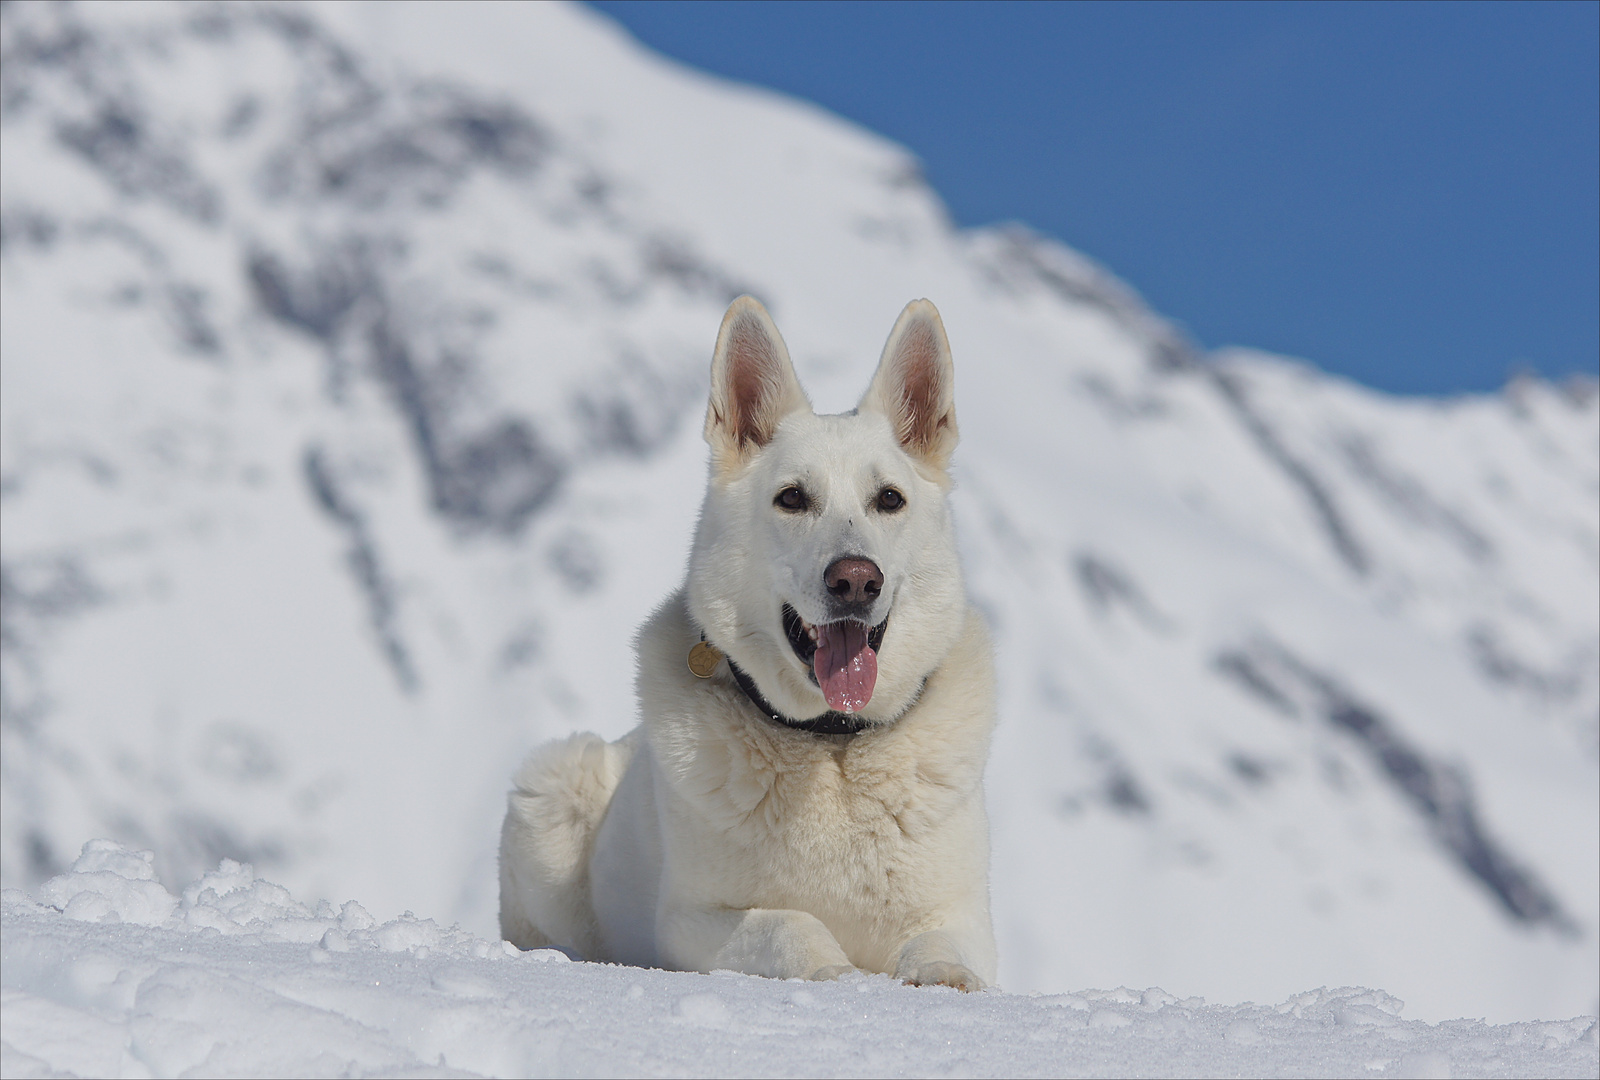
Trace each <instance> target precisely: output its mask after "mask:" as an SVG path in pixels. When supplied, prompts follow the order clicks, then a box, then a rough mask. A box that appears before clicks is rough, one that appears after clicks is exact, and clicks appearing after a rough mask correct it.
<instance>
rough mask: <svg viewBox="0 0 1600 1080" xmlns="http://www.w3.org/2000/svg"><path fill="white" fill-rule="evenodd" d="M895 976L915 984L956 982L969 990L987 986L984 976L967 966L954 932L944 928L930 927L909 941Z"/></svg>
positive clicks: (933, 984) (903, 947)
mask: <svg viewBox="0 0 1600 1080" xmlns="http://www.w3.org/2000/svg"><path fill="white" fill-rule="evenodd" d="M894 977H895V978H897V979H899V980H900V981H901V982H907V983H910V984H911V985H912V986H953V987H955V988H956V989H957V990H966V991H972V990H982V989H983V987H984V983H983V980H982V979H980V978H978V976H977V975H976V974H975V973H974V972H973V971H972V969H971V968H970V967H968V966H967V958H966V956H965V954H964V953H963V952H962V950H961V949H960V948H959V947H958V946H957V945H956V942H955V939H954V937H953V935H951V934H948V933H946V932H945V931H943V930H929V931H928V932H926V933H923V934H918V935H917V936H916V937H914V938H912V939H911V940H910V941H908V942H906V943H905V945H903V946H902V947H901V949H900V960H899V962H898V963H897V964H896V965H895V969H894Z"/></svg>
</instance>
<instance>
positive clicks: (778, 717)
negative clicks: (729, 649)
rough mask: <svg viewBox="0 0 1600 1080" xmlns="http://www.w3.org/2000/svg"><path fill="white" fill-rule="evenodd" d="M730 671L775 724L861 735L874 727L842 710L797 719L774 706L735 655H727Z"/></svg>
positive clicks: (824, 732)
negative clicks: (746, 672) (735, 658)
mask: <svg viewBox="0 0 1600 1080" xmlns="http://www.w3.org/2000/svg"><path fill="white" fill-rule="evenodd" d="M727 661H728V670H729V671H731V672H733V681H734V683H735V684H736V685H737V686H738V687H739V689H740V690H742V691H744V696H745V697H747V698H749V699H750V704H752V705H754V706H755V707H756V711H757V712H759V713H760V714H761V715H762V716H764V717H766V718H767V719H768V720H770V721H772V722H773V723H774V724H779V725H782V726H783V727H786V728H792V729H793V730H795V731H809V732H810V733H811V734H813V735H859V734H860V733H861V732H863V731H865V730H866V729H867V728H869V727H871V726H872V723H871V721H869V720H864V719H862V718H861V717H860V716H855V715H852V714H850V713H842V712H825V713H823V714H822V715H821V716H813V717H812V718H811V719H809V720H796V719H795V718H794V717H792V716H785V715H784V714H783V713H781V712H779V711H778V710H777V709H774V708H773V707H772V702H770V701H768V700H767V699H766V698H765V697H763V696H762V695H761V691H760V690H758V689H757V688H756V682H755V680H754V679H752V678H751V677H750V676H749V675H747V674H745V671H744V669H743V668H741V667H740V666H739V665H738V664H735V663H734V662H733V657H731V656H729V657H727Z"/></svg>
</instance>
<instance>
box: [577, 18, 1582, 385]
mask: <svg viewBox="0 0 1600 1080" xmlns="http://www.w3.org/2000/svg"><path fill="white" fill-rule="evenodd" d="M592 6H594V7H596V8H599V9H601V10H603V11H605V12H607V13H609V14H610V15H612V16H613V17H615V18H617V19H618V20H620V21H621V22H622V23H623V24H624V25H626V26H627V27H628V28H629V29H630V30H631V31H632V32H633V33H634V34H635V36H637V37H638V38H639V39H641V40H642V41H644V42H645V43H647V44H649V45H651V46H653V47H654V48H656V49H659V50H660V51H662V52H665V53H667V54H669V55H672V56H675V57H678V58H679V59H681V60H684V61H687V62H688V63H690V64H693V65H695V66H696V67H700V68H703V69H705V70H708V71H713V72H717V73H719V74H723V75H727V76H731V77H733V78H736V79H741V80H745V81H749V82H755V83H761V84H764V85H767V86H771V87H774V88H776V89H779V90H783V91H785V92H788V93H792V94H795V95H798V96H801V97H805V98H809V99H811V100H812V101H815V102H817V103H819V104H821V105H823V106H825V107H827V108H829V109H831V110H833V111H834V112H837V113H839V114H841V115H844V116H847V117H850V118H851V119H853V120H856V121H857V122H859V123H861V124H864V125H865V126H867V127H869V128H872V129H874V130H876V131H879V132H882V133H883V134H885V135H888V136H890V137H891V138H894V139H896V140H898V141H900V142H902V143H904V144H905V145H907V146H908V147H910V148H911V149H912V150H913V151H914V152H915V153H916V154H918V155H919V156H920V157H921V158H922V160H923V162H924V163H925V165H926V168H927V173H928V177H929V180H930V181H931V182H932V184H933V186H934V187H935V188H937V189H938V190H939V192H940V194H941V195H942V196H943V197H944V198H945V200H946V201H947V202H948V204H949V206H950V209H951V212H952V213H953V215H954V216H955V219H956V220H957V221H958V222H959V223H961V224H963V225H977V224H984V223H988V222H994V221H1005V220H1020V221H1025V222H1027V223H1028V224H1030V225H1032V226H1033V227H1035V228H1037V229H1039V230H1040V231H1042V232H1045V233H1048V234H1050V235H1052V236H1056V237H1059V238H1060V239H1062V240H1065V241H1066V242H1067V243H1069V244H1072V245H1073V246H1074V247H1077V248H1079V249H1080V250H1082V251H1084V252H1086V253H1088V254H1090V255H1092V256H1094V257H1095V258H1097V259H1099V260H1101V261H1102V262H1104V263H1106V264H1107V265H1108V266H1110V267H1111V269H1112V270H1114V271H1115V272H1116V273H1118V274H1119V275H1121V276H1122V277H1123V278H1125V279H1126V280H1128V281H1129V282H1130V283H1131V284H1132V285H1133V286H1134V287H1135V288H1137V289H1139V290H1140V291H1141V292H1143V293H1144V294H1145V296H1146V297H1147V298H1148V299H1149V300H1150V302H1151V303H1152V304H1153V305H1154V306H1155V307H1156V308H1157V309H1159V310H1160V311H1162V312H1163V313H1164V314H1166V315H1168V316H1170V317H1172V318H1174V319H1176V320H1178V321H1179V322H1181V323H1182V324H1184V325H1185V326H1186V327H1187V328H1188V330H1189V332H1190V333H1191V334H1192V335H1193V336H1194V337H1195V338H1196V339H1197V340H1198V341H1199V342H1200V343H1201V344H1203V345H1205V346H1208V347H1209V346H1218V345H1225V344H1245V345H1254V346H1257V347H1260V348H1265V349H1270V350H1273V351H1276V352H1283V353H1287V354H1290V355H1295V356H1302V357H1305V358H1307V359H1310V360H1313V361H1315V362H1316V363H1317V364H1319V365H1320V366H1322V367H1324V368H1326V369H1328V370H1332V371H1336V372H1340V373H1343V374H1345V375H1348V376H1350V377H1352V378H1355V379H1358V380H1360V381H1362V382H1364V383H1367V384H1369V385H1372V386H1377V387H1380V388H1383V389H1386V390H1393V391H1400V392H1406V393H1433V394H1443V393H1455V392H1459V391H1472V390H1491V389H1494V388H1496V387H1498V386H1499V385H1501V384H1502V383H1503V382H1504V380H1505V377H1506V375H1507V373H1508V372H1509V371H1511V370H1512V369H1514V368H1518V367H1531V368H1534V369H1536V370H1538V371H1540V372H1542V373H1544V374H1546V375H1548V376H1551V377H1555V378H1560V377H1563V376H1565V375H1566V374H1568V373H1570V372H1574V371H1578V372H1586V373H1588V374H1590V375H1591V376H1592V375H1594V374H1596V373H1597V369H1600V359H1597V358H1600V3H1596V2H1590V0H1567V2H1524V3H1514V4H1508V3H1489V2H1476V3H1455V2H1438V0H1436V2H1432V3H1426V4H1422V3H1398V4H1397V3H1360V4H1356V3H1342V4H1335V3H1315V4H1313V3H1303V4H1290V3H1262V2H1247V3H1207V4H1199V3H1193V4H1190V3H1159V2H1146V3H1138V4H1132V3H1060V2H1057V3H1038V2H1034V3H1011V2H999V0H990V2H985V3H963V2H957V0H943V2H940V3H877V2H855V3H838V2H832V3H829V2H821V3H804V2H775V0H761V2H759V3H749V2H733V3H729V2H724V3H698V2H677V0H649V2H646V3H636V2H627V0H624V2H597V3H594V4H593V5H592Z"/></svg>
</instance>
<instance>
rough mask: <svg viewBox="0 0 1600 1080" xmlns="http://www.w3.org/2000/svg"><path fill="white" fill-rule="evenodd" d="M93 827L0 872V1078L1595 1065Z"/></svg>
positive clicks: (1575, 1053)
mask: <svg viewBox="0 0 1600 1080" xmlns="http://www.w3.org/2000/svg"><path fill="white" fill-rule="evenodd" d="M150 863H151V856H150V855H149V853H147V852H146V853H139V852H133V851H130V850H129V849H127V848H125V847H122V846H121V845H117V844H114V843H111V842H104V841H96V842H91V843H90V844H88V845H86V846H85V848H84V852H83V854H82V856H81V857H80V858H79V859H78V861H77V862H76V863H75V864H74V866H73V868H72V870H71V871H70V872H69V873H67V874H65V875H62V876H60V877H57V878H54V879H52V880H51V881H50V882H49V883H48V884H47V885H46V886H45V889H44V897H45V902H44V903H40V902H36V901H34V900H31V899H29V898H28V897H26V896H25V895H23V894H21V893H19V892H17V891H15V890H7V891H6V892H5V893H4V897H3V906H0V928H3V931H4V942H5V955H4V960H5V963H4V968H3V970H4V991H3V992H4V1008H5V1018H6V1024H5V1035H4V1043H3V1047H0V1049H3V1054H4V1058H3V1061H0V1071H3V1072H4V1074H5V1075H6V1076H30V1075H31V1076H56V1075H66V1074H72V1075H81V1076H122V1077H144V1076H179V1075H205V1076H235V1075H252V1076H307V1075H330V1076H331V1075H338V1076H572V1075H587V1076H691V1075H692V1076H816V1075H826V1076H950V1075H955V1076H1220V1075H1230V1074H1231V1075H1241V1074H1242V1075H1253V1076H1268V1075H1271V1076H1370V1077H1385V1076H1425V1077H1433V1076H1444V1077H1448V1076H1457V1077H1461V1076H1550V1077H1556V1076H1593V1075H1594V1073H1595V1069H1596V1066H1597V1064H1600V1052H1597V1047H1596V1032H1597V1025H1596V1022H1595V1020H1594V1019H1593V1018H1592V1017H1590V1018H1582V1019H1577V1020H1570V1021H1563V1022H1535V1023H1515V1024H1505V1025H1489V1024H1485V1023H1482V1022H1481V1021H1453V1022H1446V1023H1441V1024H1429V1023H1425V1022H1422V1021H1419V1020H1407V1019H1404V1017H1403V1015H1402V1009H1403V1007H1404V1005H1403V1003H1402V1002H1401V1001H1399V1000H1397V999H1395V998H1393V997H1391V996H1390V995H1388V994H1385V993H1383V992H1381V991H1375V990H1364V989H1360V988H1353V987H1346V988H1342V989H1338V990H1327V989H1323V990H1314V991H1310V992H1307V993H1302V994H1296V995H1294V996H1293V997H1290V998H1289V999H1287V1000H1285V1001H1283V1002H1282V1003H1280V1004H1277V1005H1271V1006H1258V1005H1250V1004H1246V1005H1235V1006H1221V1005H1207V1004H1206V1003H1204V1002H1203V1001H1202V1000H1200V999H1199V998H1187V999H1181V1000H1180V999H1179V998H1177V997H1175V996H1173V995H1171V994H1168V993H1165V992H1163V991H1161V990H1159V989H1148V990H1142V991H1136V990H1129V989H1126V988H1119V989H1115V990H1108V991H1103V990H1088V991H1081V992H1079V993H1072V994H1044V995H1026V996H1025V995H1019V994H1008V993H1004V992H1000V991H986V992H983V993H979V994H972V995H964V994H961V993H959V992H958V991H955V990H951V989H948V988H944V987H940V988H921V987H908V986H903V985H901V984H899V983H896V982H894V981H893V980H891V979H889V978H887V977H885V976H881V975H879V976H873V977H870V978H869V977H865V976H859V975H857V976H850V977H847V978H845V979H842V980H840V981H838V982H829V983H807V982H802V981H800V980H788V981H777V980H771V979H762V978H757V977H754V976H747V975H740V974H737V973H734V972H713V973H712V974H710V975H697V974H684V973H679V972H666V971H654V970H643V969H639V968H629V967H621V966H617V965H609V964H590V963H581V962H576V963H575V962H573V961H571V960H570V959H569V958H568V957H567V956H566V955H565V954H564V953H561V952H557V951H555V950H550V949H543V950H536V951H533V952H526V953H519V952H518V951H517V950H516V949H515V948H513V947H512V946H511V945H510V944H508V943H505V942H498V941H490V940H486V939H483V938H479V937H474V936H473V935H471V934H469V933H466V932H464V931H462V930H460V929H458V928H454V927H452V928H448V929H446V928H442V927H440V926H439V925H438V924H437V923H435V922H434V921H432V920H428V919H418V918H415V917H414V916H411V915H409V914H407V915H404V916H401V917H400V918H397V919H392V920H389V921H386V922H381V923H380V922H378V921H377V920H375V919H374V918H373V917H372V916H371V915H369V914H368V913H367V912H366V911H365V909H363V908H362V907H361V905H359V904H357V903H354V902H348V903H346V904H344V905H343V906H342V907H340V908H335V907H334V906H333V905H332V904H330V903H327V902H323V903H321V904H320V905H318V907H317V908H316V909H315V910H313V909H312V908H311V907H309V906H307V905H305V904H302V903H299V902H298V901H296V900H295V899H294V898H293V897H292V896H290V894H289V893H288V892H287V891H286V890H284V889H282V888H280V887H278V886H276V885H272V884H270V883H268V882H266V881H263V880H261V879H260V878H258V877H256V876H255V875H254V874H253V873H252V871H251V870H250V868H249V867H247V866H241V865H239V864H238V863H235V862H227V861H225V862H223V863H222V864H221V866H220V868H219V869H217V870H215V871H213V872H211V873H208V874H206V875H204V876H203V877H201V878H200V879H199V880H197V881H195V882H193V883H192V884H190V885H189V886H188V887H187V888H185V889H184V890H183V894H182V896H181V897H178V896H173V895H171V894H170V893H167V892H166V891H165V890H164V889H162V888H161V887H160V886H159V885H158V884H156V883H155V882H154V881H153V880H152V876H151V867H150Z"/></svg>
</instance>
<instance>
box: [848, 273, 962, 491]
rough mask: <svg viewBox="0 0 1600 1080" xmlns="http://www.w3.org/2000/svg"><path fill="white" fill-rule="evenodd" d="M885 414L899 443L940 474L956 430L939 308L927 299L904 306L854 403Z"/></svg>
mask: <svg viewBox="0 0 1600 1080" xmlns="http://www.w3.org/2000/svg"><path fill="white" fill-rule="evenodd" d="M857 408H859V409H860V411H862V412H878V413H882V414H883V415H885V416H887V417H888V418H889V423H890V425H891V426H892V427H893V428H894V432H895V436H896V437H897V438H899V440H900V445H901V446H903V447H904V448H905V451H906V453H908V454H910V455H911V456H912V457H913V458H916V459H917V460H918V461H919V462H922V463H923V464H926V465H929V466H932V467H933V468H935V469H938V470H939V471H940V472H943V471H944V470H945V469H947V468H949V465H950V454H951V452H952V451H953V450H955V448H956V440H957V439H958V438H959V437H960V436H959V433H958V432H957V430H956V401H955V369H954V368H953V367H952V366H951V363H950V341H949V339H948V338H946V337H945V334H944V322H943V320H941V319H940V318H939V309H938V308H936V307H934V306H933V304H931V303H929V302H928V301H927V300H913V301H911V303H909V304H907V305H906V308H905V310H904V311H902V312H901V313H900V318H899V319H897V320H895V324H894V329H893V330H891V331H890V332H889V342H888V344H886V345H885V346H884V347H883V358H882V359H881V360H879V361H878V373H877V374H876V375H874V376H873V377H872V385H871V386H869V387H867V392H866V395H865V396H864V397H862V399H861V404H860V405H859V406H857Z"/></svg>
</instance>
